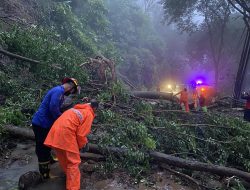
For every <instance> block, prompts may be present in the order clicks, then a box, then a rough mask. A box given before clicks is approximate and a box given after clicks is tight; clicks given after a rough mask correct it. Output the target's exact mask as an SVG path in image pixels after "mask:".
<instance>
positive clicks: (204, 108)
mask: <svg viewBox="0 0 250 190" xmlns="http://www.w3.org/2000/svg"><path fill="white" fill-rule="evenodd" d="M199 103H200V107H201V110H202V111H203V112H207V100H206V96H205V94H204V92H201V94H200V97H199Z"/></svg>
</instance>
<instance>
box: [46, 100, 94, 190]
mask: <svg viewBox="0 0 250 190" xmlns="http://www.w3.org/2000/svg"><path fill="white" fill-rule="evenodd" d="M97 108H98V102H97V101H96V100H91V101H90V103H87V104H77V105H75V106H74V107H73V108H71V109H69V110H67V111H65V112H64V113H63V114H62V115H61V116H60V117H59V118H58V119H57V120H56V121H55V123H54V124H53V126H52V127H51V129H50V132H49V134H48V136H47V138H46V140H45V142H44V144H45V145H46V146H48V147H50V148H53V149H54V150H55V153H56V156H57V158H58V161H59V164H60V166H61V167H62V169H63V171H64V172H65V174H66V189H67V190H79V189H80V179H81V176H80V170H79V164H80V163H81V159H80V149H81V148H83V147H85V146H86V144H87V143H88V139H87V135H88V134H89V133H90V131H91V125H92V122H93V120H94V117H95V114H94V111H95V110H96V109H97Z"/></svg>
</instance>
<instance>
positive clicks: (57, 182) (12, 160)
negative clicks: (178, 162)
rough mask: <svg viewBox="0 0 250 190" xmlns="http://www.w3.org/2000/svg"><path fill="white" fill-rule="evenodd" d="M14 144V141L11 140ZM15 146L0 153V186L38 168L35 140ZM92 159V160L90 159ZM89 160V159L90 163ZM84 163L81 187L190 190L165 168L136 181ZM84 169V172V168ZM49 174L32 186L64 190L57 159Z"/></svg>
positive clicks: (2, 189)
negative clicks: (94, 168)
mask: <svg viewBox="0 0 250 190" xmlns="http://www.w3.org/2000/svg"><path fill="white" fill-rule="evenodd" d="M12 144H13V143H12ZM15 144H16V146H14V148H12V151H11V152H9V153H8V152H7V153H6V154H3V155H4V157H5V158H2V161H1V162H2V163H1V166H0V190H15V189H18V188H17V186H18V180H19V177H20V176H21V175H22V174H24V173H26V172H28V171H37V170H38V166H37V158H36V155H35V148H34V142H32V141H25V142H20V141H19V142H15ZM92 162H93V161H92ZM92 162H91V163H92ZM84 167H86V163H82V164H81V166H80V168H81V172H82V180H81V189H82V190H121V189H126V190H155V189H159V190H191V189H193V188H192V187H186V186H183V185H180V183H179V182H177V181H176V178H175V177H174V176H172V175H171V174H169V173H167V172H164V171H157V170H155V171H152V172H151V174H150V176H149V178H150V179H151V180H150V182H149V181H147V180H141V182H140V183H138V184H136V183H135V180H134V179H132V178H131V177H129V175H128V174H126V173H125V172H122V171H114V172H113V173H112V174H111V175H110V176H108V177H106V176H103V175H102V174H100V173H98V172H97V171H91V170H90V171H86V170H84V169H83V168H84ZM84 171H85V172H84ZM51 176H52V177H53V178H52V179H49V180H47V181H45V182H43V183H41V184H39V185H37V186H36V187H33V188H31V190H48V189H56V190H65V179H66V177H65V175H64V173H63V172H62V170H61V169H60V167H59V165H58V163H56V164H53V165H52V166H51Z"/></svg>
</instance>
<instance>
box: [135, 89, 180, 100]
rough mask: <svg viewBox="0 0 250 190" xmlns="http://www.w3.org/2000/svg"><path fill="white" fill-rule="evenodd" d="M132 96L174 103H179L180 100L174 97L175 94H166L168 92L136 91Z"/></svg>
mask: <svg viewBox="0 0 250 190" xmlns="http://www.w3.org/2000/svg"><path fill="white" fill-rule="evenodd" d="M132 95H133V96H135V97H140V98H147V99H162V100H169V101H174V102H176V101H178V98H176V97H175V96H173V93H166V92H153V91H134V92H132Z"/></svg>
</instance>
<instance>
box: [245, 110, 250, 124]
mask: <svg viewBox="0 0 250 190" xmlns="http://www.w3.org/2000/svg"><path fill="white" fill-rule="evenodd" d="M244 120H246V121H250V109H245V110H244Z"/></svg>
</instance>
